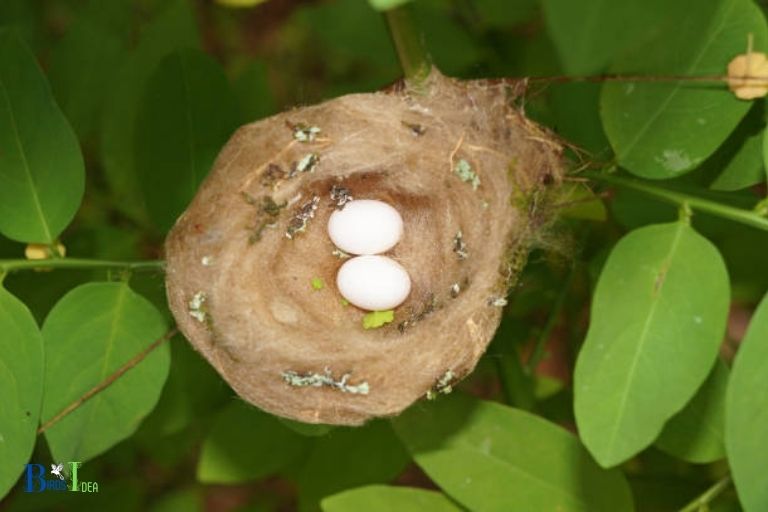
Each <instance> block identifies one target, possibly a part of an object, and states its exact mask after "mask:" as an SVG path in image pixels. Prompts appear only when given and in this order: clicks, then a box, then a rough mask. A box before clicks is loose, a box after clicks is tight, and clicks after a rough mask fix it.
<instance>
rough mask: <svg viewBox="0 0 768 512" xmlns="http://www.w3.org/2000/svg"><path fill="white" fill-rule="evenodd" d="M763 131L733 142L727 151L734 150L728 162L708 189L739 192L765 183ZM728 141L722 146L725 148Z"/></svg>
mask: <svg viewBox="0 0 768 512" xmlns="http://www.w3.org/2000/svg"><path fill="white" fill-rule="evenodd" d="M765 132H766V131H765V130H764V129H763V130H761V131H759V132H758V133H755V134H754V135H750V136H748V137H746V138H744V139H743V140H740V141H734V143H733V144H732V145H730V146H729V149H735V153H734V154H733V155H732V156H731V158H730V160H729V161H728V162H727V163H726V164H725V165H723V166H722V170H721V171H720V173H719V174H718V176H717V178H716V179H715V181H713V182H712V185H710V188H711V189H713V190H726V191H733V190H741V189H744V188H748V187H751V186H753V185H757V184H758V183H762V182H764V181H765V166H764V164H763V140H764V138H765ZM729 141H730V139H729V140H728V141H726V143H725V144H724V146H726V145H727V144H728V142H729Z"/></svg>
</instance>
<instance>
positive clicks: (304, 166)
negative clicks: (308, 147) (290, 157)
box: [288, 153, 320, 178]
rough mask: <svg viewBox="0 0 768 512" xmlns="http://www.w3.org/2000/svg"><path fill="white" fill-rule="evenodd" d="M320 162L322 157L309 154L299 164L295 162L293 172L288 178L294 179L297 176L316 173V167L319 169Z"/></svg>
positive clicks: (292, 167)
mask: <svg viewBox="0 0 768 512" xmlns="http://www.w3.org/2000/svg"><path fill="white" fill-rule="evenodd" d="M319 162H320V157H319V156H318V155H317V153H309V154H307V155H305V156H304V157H303V158H302V159H301V160H299V161H298V162H294V164H293V165H292V166H291V172H290V173H288V177H289V178H293V177H294V176H296V175H297V174H302V173H305V172H314V170H315V167H317V164H318V163H319Z"/></svg>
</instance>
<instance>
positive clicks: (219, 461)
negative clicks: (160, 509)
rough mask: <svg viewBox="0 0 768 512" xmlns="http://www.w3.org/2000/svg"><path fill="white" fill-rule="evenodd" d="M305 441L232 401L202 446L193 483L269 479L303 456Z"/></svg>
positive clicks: (278, 423)
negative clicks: (196, 480) (197, 481)
mask: <svg viewBox="0 0 768 512" xmlns="http://www.w3.org/2000/svg"><path fill="white" fill-rule="evenodd" d="M305 448H306V439H305V438H304V437H302V436H300V435H298V434H296V433H294V432H293V431H292V430H290V429H289V428H286V427H285V426H283V425H282V424H281V423H280V422H279V421H278V420H277V418H275V417H274V416H271V415H269V414H267V413H265V412H263V411H261V410H259V409H257V408H255V407H253V406H252V405H249V404H246V403H244V402H240V401H233V402H232V403H230V404H229V405H228V406H227V407H225V408H224V409H222V411H221V412H220V413H219V414H218V416H217V417H216V419H215V420H214V423H213V427H212V428H211V431H210V433H209V434H208V437H206V439H205V441H204V442H203V447H202V452H201V454H200V459H199V460H198V463H197V479H198V480H199V481H201V482H203V483H219V484H234V483H239V482H247V481H250V480H256V479H259V478H262V477H265V476H267V475H271V474H273V473H276V472H278V471H280V470H281V469H283V468H285V467H286V466H288V465H289V464H291V463H292V462H294V461H295V460H296V459H297V458H299V456H301V455H302V453H304V450H305Z"/></svg>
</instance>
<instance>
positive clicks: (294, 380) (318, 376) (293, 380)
mask: <svg viewBox="0 0 768 512" xmlns="http://www.w3.org/2000/svg"><path fill="white" fill-rule="evenodd" d="M280 375H281V377H282V378H283V380H284V381H285V382H287V383H288V384H289V385H291V386H294V387H297V388H306V387H313V388H319V387H323V386H327V387H329V388H333V389H338V390H339V391H341V392H342V393H351V394H353V395H367V394H368V391H369V387H368V383H367V382H365V381H363V382H361V383H360V384H354V385H351V384H347V381H348V380H349V377H350V376H351V375H350V374H349V373H345V374H344V375H342V376H341V379H339V380H336V379H334V378H333V374H332V373H331V370H329V369H328V368H325V370H324V371H323V373H312V372H308V373H305V374H303V375H302V374H299V373H297V372H295V371H293V370H288V371H285V372H283V373H281V374H280Z"/></svg>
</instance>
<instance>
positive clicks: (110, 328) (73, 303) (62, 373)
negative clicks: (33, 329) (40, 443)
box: [41, 282, 170, 462]
mask: <svg viewBox="0 0 768 512" xmlns="http://www.w3.org/2000/svg"><path fill="white" fill-rule="evenodd" d="M167 329H168V326H167V325H166V322H165V320H164V318H163V316H162V315H161V314H160V312H159V311H158V310H157V309H156V308H155V307H154V306H153V305H152V304H151V303H150V302H149V301H147V300H146V299H145V298H143V297H142V296H140V295H138V294H137V293H136V292H134V291H133V290H131V289H130V287H129V286H128V285H127V284H126V283H98V282H94V283H88V284H84V285H81V286H78V287H77V288H75V289H74V290H72V291H70V292H69V293H68V294H66V295H65V296H64V297H62V299H61V300H60V301H59V302H58V304H56V306H54V308H53V310H51V312H50V313H49V314H48V317H47V318H46V319H45V324H43V331H42V332H43V340H44V346H45V353H46V358H45V389H47V390H56V391H55V392H47V393H46V394H45V398H44V400H43V407H42V412H41V418H42V420H43V422H44V423H45V422H47V421H49V420H51V419H53V418H54V417H55V416H56V415H57V414H58V413H60V412H61V411H62V410H63V409H64V408H65V407H67V406H69V405H70V404H71V403H73V402H74V401H76V400H77V399H79V398H80V397H82V396H83V395H84V394H85V393H86V392H87V391H89V390H90V389H92V388H93V387H95V386H97V385H99V384H100V383H102V382H104V380H105V379H107V378H109V377H110V375H112V374H113V373H114V372H116V371H117V370H118V369H119V368H120V367H122V366H123V365H125V364H126V363H128V361H130V360H131V359H132V358H133V357H134V356H136V355H137V354H138V353H139V352H141V351H142V350H143V349H145V348H147V347H148V346H149V345H150V344H151V343H152V342H153V341H155V340H156V339H158V338H160V337H161V336H162V335H163V334H164V333H165V332H166V330H167ZM169 365H170V357H169V351H168V347H167V346H162V347H159V348H157V349H155V350H154V351H153V353H151V354H150V355H149V356H147V357H146V359H144V360H143V361H142V364H140V365H137V366H136V367H134V368H132V369H130V370H129V371H128V372H127V373H125V375H123V376H122V377H120V378H119V379H117V380H116V381H115V382H113V383H112V384H111V385H110V386H109V387H108V388H106V389H104V390H103V391H101V392H100V393H98V394H97V395H95V396H94V397H93V398H91V399H90V400H88V401H86V402H85V403H83V404H82V405H80V406H79V407H78V408H77V409H76V410H74V411H73V412H71V413H70V414H68V415H66V416H64V417H63V418H62V419H61V420H59V421H57V422H56V423H55V424H53V425H52V426H51V427H49V428H48V429H47V430H46V431H45V438H46V440H47V441H48V446H49V447H50V449H51V454H52V455H53V457H54V459H55V460H57V461H81V462H85V461H87V460H89V459H91V458H93V457H95V456H96V455H99V454H100V453H102V452H104V451H105V450H108V449H109V448H111V447H112V446H114V445H115V444H116V443H118V442H119V441H122V440H123V439H125V438H127V437H128V436H130V435H131V434H133V432H134V431H135V430H136V428H137V427H138V426H139V423H140V422H141V420H142V419H143V418H144V417H145V416H146V415H147V414H149V412H150V411H151V410H152V409H153V408H154V406H155V404H157V400H158V399H159V397H160V392H161V390H162V389H163V384H164V383H165V379H166V377H167V376H168V368H169Z"/></svg>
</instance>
